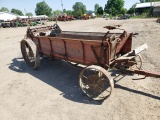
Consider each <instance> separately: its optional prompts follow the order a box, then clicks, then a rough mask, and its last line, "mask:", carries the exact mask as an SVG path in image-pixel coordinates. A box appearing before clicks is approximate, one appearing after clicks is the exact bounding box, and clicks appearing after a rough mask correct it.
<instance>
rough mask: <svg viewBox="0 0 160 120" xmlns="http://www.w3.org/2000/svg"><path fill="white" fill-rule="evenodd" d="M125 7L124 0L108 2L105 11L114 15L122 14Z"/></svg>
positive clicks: (109, 0)
mask: <svg viewBox="0 0 160 120" xmlns="http://www.w3.org/2000/svg"><path fill="white" fill-rule="evenodd" d="M123 6H124V0H108V1H107V4H105V8H104V11H105V12H107V13H109V14H112V15H117V14H121V12H122V9H123Z"/></svg>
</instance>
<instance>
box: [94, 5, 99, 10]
mask: <svg viewBox="0 0 160 120" xmlns="http://www.w3.org/2000/svg"><path fill="white" fill-rule="evenodd" d="M98 8H99V4H98V3H96V4H95V5H94V11H95V12H97V10H98Z"/></svg>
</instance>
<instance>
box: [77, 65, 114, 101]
mask: <svg viewBox="0 0 160 120" xmlns="http://www.w3.org/2000/svg"><path fill="white" fill-rule="evenodd" d="M89 72H90V73H89ZM79 84H80V87H81V89H82V91H83V92H84V93H85V94H86V95H87V96H88V97H90V98H92V99H94V100H103V99H106V98H108V97H109V96H110V95H111V93H112V91H113V88H114V84H113V79H112V78H111V77H110V76H109V74H108V73H107V71H106V70H105V69H104V68H102V67H100V66H95V65H92V66H89V67H87V68H85V69H84V70H82V72H81V73H80V76H79Z"/></svg>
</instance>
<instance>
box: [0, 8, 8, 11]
mask: <svg viewBox="0 0 160 120" xmlns="http://www.w3.org/2000/svg"><path fill="white" fill-rule="evenodd" d="M0 12H9V10H8V8H6V7H2V8H1V9H0Z"/></svg>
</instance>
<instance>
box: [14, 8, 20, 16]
mask: <svg viewBox="0 0 160 120" xmlns="http://www.w3.org/2000/svg"><path fill="white" fill-rule="evenodd" d="M11 13H14V14H17V15H20V16H23V13H22V11H21V10H18V9H14V8H13V9H12V10H11Z"/></svg>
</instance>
